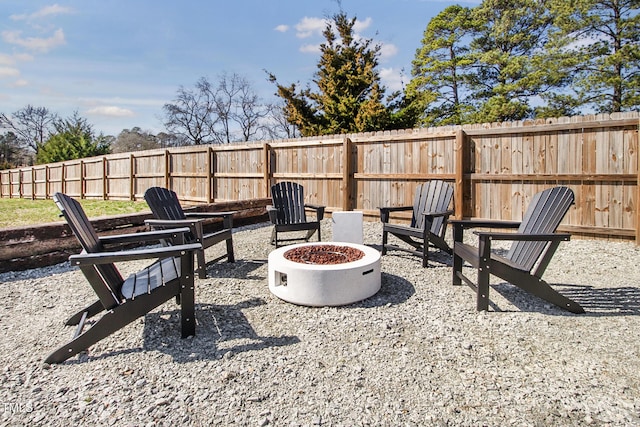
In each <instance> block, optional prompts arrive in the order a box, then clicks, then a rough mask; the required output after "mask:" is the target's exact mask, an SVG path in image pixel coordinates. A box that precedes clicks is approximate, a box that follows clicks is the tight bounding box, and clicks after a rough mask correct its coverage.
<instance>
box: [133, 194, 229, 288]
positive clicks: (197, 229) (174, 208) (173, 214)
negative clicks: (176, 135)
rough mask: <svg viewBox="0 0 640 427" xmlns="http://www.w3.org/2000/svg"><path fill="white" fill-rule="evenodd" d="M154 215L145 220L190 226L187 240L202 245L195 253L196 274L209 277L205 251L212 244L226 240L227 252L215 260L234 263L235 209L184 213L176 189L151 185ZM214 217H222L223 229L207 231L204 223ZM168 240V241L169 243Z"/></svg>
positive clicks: (155, 225) (147, 196) (153, 225)
mask: <svg viewBox="0 0 640 427" xmlns="http://www.w3.org/2000/svg"><path fill="white" fill-rule="evenodd" d="M144 199H145V200H146V201H147V204H148V205H149V208H151V212H153V216H155V217H156V219H149V220H146V221H145V223H146V224H147V225H149V226H150V227H151V228H153V229H156V230H157V229H166V228H172V227H189V229H190V230H191V233H190V234H189V235H188V237H187V243H193V242H196V243H200V244H201V245H202V248H201V249H200V250H198V252H196V257H197V260H198V265H197V270H196V271H197V273H198V277H199V278H200V279H204V278H205V277H207V265H206V262H205V256H204V251H205V249H207V248H210V247H211V246H213V245H215V244H217V243H220V242H222V241H225V242H226V244H227V253H226V255H222V256H220V257H218V258H216V259H214V260H212V262H217V261H220V260H221V259H224V258H227V261H228V262H235V256H234V253H233V236H232V231H233V213H234V212H185V211H184V210H183V209H182V206H181V205H180V201H179V200H178V196H177V195H176V193H175V192H174V191H171V190H168V189H166V188H162V187H151V188H149V189H147V191H145V193H144ZM213 218H221V219H222V229H221V230H218V231H215V232H212V233H205V232H204V229H203V222H204V221H206V220H210V219H213ZM167 243H169V242H167Z"/></svg>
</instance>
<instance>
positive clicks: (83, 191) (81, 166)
mask: <svg viewBox="0 0 640 427" xmlns="http://www.w3.org/2000/svg"><path fill="white" fill-rule="evenodd" d="M85 183H86V179H85V176H84V160H80V198H81V199H84V194H85V192H86V191H85V188H84V185H85Z"/></svg>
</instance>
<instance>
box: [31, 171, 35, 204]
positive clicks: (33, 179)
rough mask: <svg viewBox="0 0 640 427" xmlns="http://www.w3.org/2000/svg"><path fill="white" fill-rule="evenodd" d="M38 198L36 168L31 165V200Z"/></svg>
mask: <svg viewBox="0 0 640 427" xmlns="http://www.w3.org/2000/svg"><path fill="white" fill-rule="evenodd" d="M35 199H36V170H35V168H34V167H33V166H31V200H35Z"/></svg>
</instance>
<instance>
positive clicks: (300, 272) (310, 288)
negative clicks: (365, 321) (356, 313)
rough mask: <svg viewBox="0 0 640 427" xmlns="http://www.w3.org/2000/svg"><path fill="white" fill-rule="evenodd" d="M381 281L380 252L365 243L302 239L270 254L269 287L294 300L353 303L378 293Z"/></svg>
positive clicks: (301, 301) (325, 304)
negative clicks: (306, 241) (301, 241)
mask: <svg viewBox="0 0 640 427" xmlns="http://www.w3.org/2000/svg"><path fill="white" fill-rule="evenodd" d="M380 284H381V279H380V252H378V251H377V250H375V249H373V248H370V247H368V246H365V245H359V244H356V243H344V242H327V243H325V242H317V243H301V244H297V245H290V246H285V247H282V248H279V249H276V250H274V251H273V252H271V253H270V254H269V290H270V291H271V292H272V293H273V294H274V295H275V296H277V297H278V298H280V299H283V300H285V301H288V302H291V303H294V304H300V305H309V306H318V307H320V306H336V305H346V304H351V303H354V302H357V301H361V300H363V299H366V298H369V297H370V296H372V295H374V294H375V293H376V292H378V291H379V290H380Z"/></svg>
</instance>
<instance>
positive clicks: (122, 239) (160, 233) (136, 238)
mask: <svg viewBox="0 0 640 427" xmlns="http://www.w3.org/2000/svg"><path fill="white" fill-rule="evenodd" d="M189 231H190V230H189V228H188V227H180V228H174V229H171V230H153V231H142V232H140V233H129V234H114V235H111V236H100V237H98V239H100V242H102V243H104V244H121V243H134V242H149V241H159V240H160V239H165V238H176V237H178V235H179V234H184V233H188V232H189Z"/></svg>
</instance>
